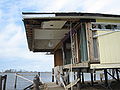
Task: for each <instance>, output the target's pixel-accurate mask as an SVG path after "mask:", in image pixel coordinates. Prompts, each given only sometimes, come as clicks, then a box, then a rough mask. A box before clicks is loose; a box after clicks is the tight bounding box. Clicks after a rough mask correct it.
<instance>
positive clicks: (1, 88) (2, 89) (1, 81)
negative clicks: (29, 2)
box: [0, 75, 7, 90]
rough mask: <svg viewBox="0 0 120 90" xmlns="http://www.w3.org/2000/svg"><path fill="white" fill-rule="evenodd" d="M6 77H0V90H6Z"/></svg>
mask: <svg viewBox="0 0 120 90" xmlns="http://www.w3.org/2000/svg"><path fill="white" fill-rule="evenodd" d="M6 80H7V75H4V76H2V75H0V90H6Z"/></svg>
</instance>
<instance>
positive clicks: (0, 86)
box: [0, 75, 2, 90]
mask: <svg viewBox="0 0 120 90" xmlns="http://www.w3.org/2000/svg"><path fill="white" fill-rule="evenodd" d="M0 90H2V75H0Z"/></svg>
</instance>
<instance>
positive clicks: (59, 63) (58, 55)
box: [54, 49, 63, 66]
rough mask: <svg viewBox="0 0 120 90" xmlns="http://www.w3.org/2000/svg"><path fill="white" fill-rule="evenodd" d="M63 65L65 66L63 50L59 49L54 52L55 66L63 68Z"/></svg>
mask: <svg viewBox="0 0 120 90" xmlns="http://www.w3.org/2000/svg"><path fill="white" fill-rule="evenodd" d="M62 65H63V55H62V50H61V49H58V50H56V51H55V52H54V66H62Z"/></svg>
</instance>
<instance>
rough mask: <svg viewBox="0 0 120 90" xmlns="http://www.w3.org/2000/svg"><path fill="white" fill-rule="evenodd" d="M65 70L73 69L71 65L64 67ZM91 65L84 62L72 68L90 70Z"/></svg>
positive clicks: (73, 65)
mask: <svg viewBox="0 0 120 90" xmlns="http://www.w3.org/2000/svg"><path fill="white" fill-rule="evenodd" d="M63 67H64V68H65V69H69V68H71V64H68V65H64V66H63ZM88 67H89V63H88V62H83V63H78V64H72V68H88Z"/></svg>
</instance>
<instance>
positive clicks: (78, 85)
mask: <svg viewBox="0 0 120 90" xmlns="http://www.w3.org/2000/svg"><path fill="white" fill-rule="evenodd" d="M80 72H81V70H78V72H77V78H80V81H79V82H78V83H77V90H80V86H81V75H80Z"/></svg>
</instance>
